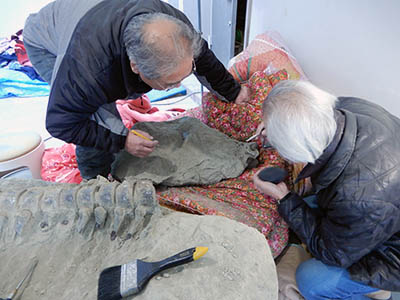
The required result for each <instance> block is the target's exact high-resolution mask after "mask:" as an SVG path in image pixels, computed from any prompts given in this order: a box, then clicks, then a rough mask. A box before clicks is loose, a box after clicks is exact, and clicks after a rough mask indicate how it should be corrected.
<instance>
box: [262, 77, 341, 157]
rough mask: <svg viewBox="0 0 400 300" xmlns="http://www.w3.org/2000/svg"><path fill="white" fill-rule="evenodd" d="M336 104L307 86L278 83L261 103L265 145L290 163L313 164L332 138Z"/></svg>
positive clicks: (295, 82)
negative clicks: (266, 140) (267, 144)
mask: <svg viewBox="0 0 400 300" xmlns="http://www.w3.org/2000/svg"><path fill="white" fill-rule="evenodd" d="M336 101H337V97H335V96H333V95H331V94H329V93H328V92H325V91H323V90H321V89H319V88H317V87H316V86H314V85H313V84H311V83H310V82H307V81H297V80H285V81H281V82H280V83H278V84H277V85H276V86H274V88H273V89H272V90H271V92H270V93H269V95H268V96H267V98H266V99H265V101H264V103H263V120H264V124H265V128H266V133H267V139H268V142H269V143H270V144H271V145H272V146H273V147H274V148H275V149H276V150H277V151H278V152H279V154H281V155H282V156H283V157H284V158H286V159H288V160H290V161H292V162H302V163H314V162H315V160H316V159H317V158H318V157H320V156H321V154H322V152H323V151H324V150H325V148H326V147H328V145H329V143H330V142H331V141H332V139H333V137H334V135H335V132H336V127H337V125H336V121H335V117H334V108H335V104H336Z"/></svg>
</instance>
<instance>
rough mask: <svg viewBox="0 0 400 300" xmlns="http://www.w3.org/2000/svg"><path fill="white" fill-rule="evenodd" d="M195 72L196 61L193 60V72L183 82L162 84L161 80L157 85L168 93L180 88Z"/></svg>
mask: <svg viewBox="0 0 400 300" xmlns="http://www.w3.org/2000/svg"><path fill="white" fill-rule="evenodd" d="M195 72H196V63H195V62H194V59H193V60H192V70H191V71H190V73H189V74H188V75H187V76H185V77H183V78H182V79H181V80H179V81H177V82H172V83H162V82H160V81H159V80H157V84H158V85H159V86H160V87H162V88H163V89H164V90H167V91H168V90H171V89H173V88H176V87H178V86H179V85H180V84H181V82H182V80H183V79H185V78H187V77H189V76H190V75H192V74H193V73H195Z"/></svg>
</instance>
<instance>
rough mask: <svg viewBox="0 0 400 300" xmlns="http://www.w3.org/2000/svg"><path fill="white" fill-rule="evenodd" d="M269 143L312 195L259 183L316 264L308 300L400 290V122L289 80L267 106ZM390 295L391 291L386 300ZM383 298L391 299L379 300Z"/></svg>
mask: <svg viewBox="0 0 400 300" xmlns="http://www.w3.org/2000/svg"><path fill="white" fill-rule="evenodd" d="M263 123H264V124H263V125H264V126H265V129H264V130H263V135H264V136H265V137H266V139H267V140H268V143H269V145H270V146H272V147H274V148H275V149H276V150H277V151H278V152H279V153H280V154H281V155H282V156H283V157H284V158H286V159H287V160H289V161H291V162H299V163H304V164H305V166H304V168H303V169H302V171H301V172H300V174H299V176H298V178H297V180H300V179H304V178H310V179H311V183H312V188H311V191H309V192H308V193H309V194H305V195H298V194H296V193H294V192H290V191H289V190H288V188H287V186H286V184H285V183H284V182H281V183H279V184H273V183H271V182H267V181H261V180H260V179H259V178H258V176H257V175H256V176H254V184H255V186H256V187H257V188H258V189H259V190H260V191H261V192H263V193H264V194H266V195H269V196H271V197H273V198H275V199H276V200H277V205H278V211H279V213H280V214H281V216H282V217H283V218H284V219H285V221H286V222H287V223H288V224H289V226H290V228H291V229H292V230H293V231H294V232H295V233H296V234H297V236H298V237H299V238H300V239H301V241H302V242H303V243H304V244H305V245H306V246H307V248H308V250H309V251H310V253H311V254H312V255H313V257H314V258H312V259H311V260H308V261H305V262H303V263H302V264H300V266H299V267H298V268H297V272H296V281H297V285H298V288H299V290H300V292H301V294H302V295H303V296H304V297H305V298H306V299H311V300H313V299H368V298H367V297H366V296H364V295H366V294H368V296H369V297H370V298H373V299H377V298H374V296H372V295H371V293H375V294H376V292H377V291H378V290H379V289H382V290H386V291H400V120H399V119H398V118H396V117H395V116H393V115H391V114H390V113H388V112H387V111H386V110H384V109H383V108H382V107H380V106H378V105H376V104H373V103H371V102H368V101H366V100H362V99H358V98H352V97H339V98H337V97H335V96H333V95H331V94H329V93H327V92H325V91H323V90H321V89H319V88H317V87H316V86H314V85H312V84H311V83H309V82H304V81H283V82H280V83H279V84H277V85H276V86H275V87H274V88H273V89H272V91H271V93H270V94H269V95H268V97H267V98H266V100H265V102H264V104H263ZM387 297H390V293H388V296H387ZM379 299H385V298H379Z"/></svg>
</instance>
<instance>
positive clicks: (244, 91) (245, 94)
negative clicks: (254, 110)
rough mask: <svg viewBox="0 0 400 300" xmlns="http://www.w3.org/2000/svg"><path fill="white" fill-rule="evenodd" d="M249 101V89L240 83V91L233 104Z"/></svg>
mask: <svg viewBox="0 0 400 300" xmlns="http://www.w3.org/2000/svg"><path fill="white" fill-rule="evenodd" d="M249 101H250V89H249V88H248V87H247V86H245V85H242V87H241V88H240V92H239V94H238V95H237V97H236V99H235V104H245V103H247V102H249Z"/></svg>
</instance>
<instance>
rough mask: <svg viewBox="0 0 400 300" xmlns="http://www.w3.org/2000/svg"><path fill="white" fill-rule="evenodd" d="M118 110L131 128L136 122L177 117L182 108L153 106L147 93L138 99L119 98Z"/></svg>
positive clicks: (166, 119) (124, 121)
mask: <svg viewBox="0 0 400 300" xmlns="http://www.w3.org/2000/svg"><path fill="white" fill-rule="evenodd" d="M116 104H117V110H118V112H119V114H120V116H121V119H122V122H123V123H124V125H125V127H126V128H128V129H131V128H132V126H133V125H134V124H135V123H136V122H162V121H168V120H170V119H175V118H176V117H177V116H179V115H180V114H181V110H169V111H159V110H158V108H157V107H152V106H151V103H150V100H149V98H148V97H147V96H146V95H143V96H142V97H139V98H137V99H130V100H117V102H116Z"/></svg>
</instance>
